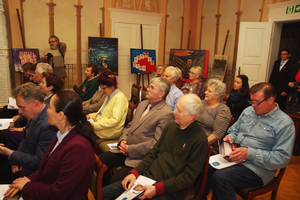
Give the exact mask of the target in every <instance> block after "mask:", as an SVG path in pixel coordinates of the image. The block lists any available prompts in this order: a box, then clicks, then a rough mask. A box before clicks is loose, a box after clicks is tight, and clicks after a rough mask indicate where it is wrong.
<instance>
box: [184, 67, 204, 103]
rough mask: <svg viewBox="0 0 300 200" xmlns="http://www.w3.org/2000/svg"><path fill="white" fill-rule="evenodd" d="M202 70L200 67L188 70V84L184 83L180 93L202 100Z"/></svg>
mask: <svg viewBox="0 0 300 200" xmlns="http://www.w3.org/2000/svg"><path fill="white" fill-rule="evenodd" d="M201 76H202V68H201V67H200V66H195V67H192V68H191V69H190V72H189V79H190V81H189V82H186V83H185V84H184V85H183V86H182V88H181V91H182V92H183V94H189V93H194V94H196V95H197V96H198V97H199V98H200V99H204V84H203V82H202V80H201Z"/></svg>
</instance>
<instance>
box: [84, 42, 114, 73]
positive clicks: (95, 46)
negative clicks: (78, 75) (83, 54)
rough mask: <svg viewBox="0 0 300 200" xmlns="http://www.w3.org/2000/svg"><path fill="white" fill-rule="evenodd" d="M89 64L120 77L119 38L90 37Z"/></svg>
mask: <svg viewBox="0 0 300 200" xmlns="http://www.w3.org/2000/svg"><path fill="white" fill-rule="evenodd" d="M88 41H89V64H95V65H97V67H98V68H99V69H101V68H103V67H104V68H108V69H110V70H111V71H112V72H113V73H114V74H115V75H118V38H103V37H89V38H88Z"/></svg>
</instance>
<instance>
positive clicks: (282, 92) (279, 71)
mask: <svg viewBox="0 0 300 200" xmlns="http://www.w3.org/2000/svg"><path fill="white" fill-rule="evenodd" d="M290 56H291V52H290V50H288V49H282V50H281V51H280V58H281V59H280V60H276V61H275V63H274V66H273V70H272V73H271V76H270V79H269V83H271V84H272V86H273V87H274V89H275V91H276V94H277V98H276V102H277V103H278V105H279V108H280V109H281V110H283V111H285V107H284V106H285V105H284V103H285V99H286V95H287V92H288V90H289V88H288V79H289V74H290V72H291V70H292V66H293V64H294V63H293V62H292V61H291V60H290Z"/></svg>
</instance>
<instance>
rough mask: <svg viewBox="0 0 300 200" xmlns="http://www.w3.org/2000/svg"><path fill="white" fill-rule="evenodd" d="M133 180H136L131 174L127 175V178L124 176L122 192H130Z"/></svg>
mask: <svg viewBox="0 0 300 200" xmlns="http://www.w3.org/2000/svg"><path fill="white" fill-rule="evenodd" d="M135 180H136V177H135V175H133V174H129V175H128V176H126V177H125V178H124V179H123V181H122V186H123V188H124V190H130V188H131V187H132V186H133V184H134V182H135ZM128 184H129V185H128ZM127 185H128V186H127Z"/></svg>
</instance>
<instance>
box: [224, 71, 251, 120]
mask: <svg viewBox="0 0 300 200" xmlns="http://www.w3.org/2000/svg"><path fill="white" fill-rule="evenodd" d="M249 98H250V92H249V84H248V77H247V76H246V75H238V76H237V77H236V78H235V81H234V84H233V89H232V90H231V92H230V94H229V97H228V100H227V103H226V105H227V106H228V107H229V109H230V111H231V115H232V116H233V117H234V118H235V119H236V120H237V119H238V118H239V116H240V114H241V113H242V112H243V110H244V109H245V108H247V107H248V106H250V104H249Z"/></svg>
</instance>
